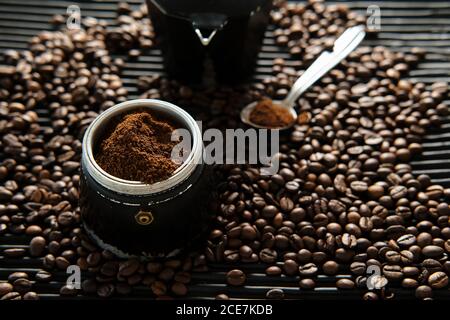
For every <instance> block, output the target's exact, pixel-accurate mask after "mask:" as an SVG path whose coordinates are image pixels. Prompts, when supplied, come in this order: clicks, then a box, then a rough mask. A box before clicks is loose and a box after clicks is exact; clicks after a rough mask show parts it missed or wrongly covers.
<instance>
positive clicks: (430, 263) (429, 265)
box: [421, 259, 442, 272]
mask: <svg viewBox="0 0 450 320" xmlns="http://www.w3.org/2000/svg"><path fill="white" fill-rule="evenodd" d="M421 265H422V267H424V268H425V269H427V270H428V271H429V272H437V271H441V270H442V264H441V263H440V262H439V261H437V260H435V259H425V260H423V261H422V264H421Z"/></svg>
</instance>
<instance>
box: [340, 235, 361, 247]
mask: <svg viewBox="0 0 450 320" xmlns="http://www.w3.org/2000/svg"><path fill="white" fill-rule="evenodd" d="M341 241H342V245H343V246H344V247H346V248H349V249H351V248H354V247H356V245H357V239H356V237H355V236H354V235H353V234H348V233H344V234H343V235H342V238H341Z"/></svg>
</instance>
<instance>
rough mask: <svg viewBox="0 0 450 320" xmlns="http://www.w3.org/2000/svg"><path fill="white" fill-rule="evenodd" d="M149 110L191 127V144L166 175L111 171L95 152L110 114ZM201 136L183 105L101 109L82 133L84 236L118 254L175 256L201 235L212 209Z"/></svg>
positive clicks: (134, 103)
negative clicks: (146, 178) (151, 179)
mask: <svg viewBox="0 0 450 320" xmlns="http://www.w3.org/2000/svg"><path fill="white" fill-rule="evenodd" d="M142 110H149V111H152V112H155V113H159V114H161V115H163V116H164V117H167V118H170V119H171V120H172V121H173V122H174V123H178V124H179V125H180V128H185V129H187V130H188V131H189V132H190V136H191V138H192V149H191V152H190V154H189V156H188V158H187V159H186V160H185V161H184V162H183V164H182V165H181V166H180V167H178V169H177V170H176V171H175V172H174V173H173V175H172V176H171V177H169V178H168V179H166V180H163V181H160V182H156V183H153V184H144V183H142V182H139V181H128V180H123V179H120V178H118V177H115V176H112V175H110V174H108V173H107V172H106V171H104V170H103V169H102V168H101V167H100V166H99V165H98V164H97V163H96V161H95V157H94V154H95V152H96V149H97V147H98V145H99V144H100V142H101V140H102V137H103V136H104V133H105V130H106V129H107V128H108V125H109V124H110V123H111V122H114V121H115V120H114V119H118V118H120V117H123V115H125V114H128V113H130V112H135V111H142ZM202 156H203V141H202V137H201V132H200V129H199V127H198V125H197V123H196V122H195V121H194V119H193V118H192V117H191V116H190V115H189V114H188V113H187V112H186V111H184V110H183V109H181V108H179V107H177V106H175V105H173V104H171V103H168V102H165V101H161V100H153V99H138V100H131V101H126V102H123V103H120V104H118V105H116V106H114V107H112V108H110V109H108V110H106V111H104V112H103V113H102V114H100V115H99V116H98V117H97V118H96V119H95V120H94V121H93V122H92V123H91V125H90V126H89V127H88V129H87V130H86V133H85V135H84V139H83V150H82V160H81V179H80V183H81V186H80V189H81V193H80V208H81V216H82V219H83V225H84V228H85V230H86V232H87V233H88V234H89V236H90V237H91V238H92V239H93V240H94V241H95V242H96V243H97V244H98V245H99V246H100V247H102V248H104V249H107V250H109V251H111V252H113V253H115V254H116V255H118V256H120V257H129V256H144V257H158V256H164V257H167V256H174V255H177V254H178V253H180V252H181V251H183V249H186V248H192V247H195V246H197V245H199V244H201V242H202V241H203V240H204V237H205V236H206V233H207V230H208V226H209V222H210V219H211V212H210V211H209V210H208V204H209V201H208V199H209V198H210V197H211V195H212V194H213V193H212V186H213V182H212V180H211V179H212V176H213V175H212V171H211V166H207V165H206V164H205V163H203V161H202Z"/></svg>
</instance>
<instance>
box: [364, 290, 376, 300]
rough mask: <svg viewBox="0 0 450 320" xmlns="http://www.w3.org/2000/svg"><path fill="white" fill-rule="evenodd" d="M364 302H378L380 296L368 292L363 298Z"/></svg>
mask: <svg viewBox="0 0 450 320" xmlns="http://www.w3.org/2000/svg"><path fill="white" fill-rule="evenodd" d="M363 299H364V300H378V295H377V294H376V293H375V292H366V293H365V294H364V296H363Z"/></svg>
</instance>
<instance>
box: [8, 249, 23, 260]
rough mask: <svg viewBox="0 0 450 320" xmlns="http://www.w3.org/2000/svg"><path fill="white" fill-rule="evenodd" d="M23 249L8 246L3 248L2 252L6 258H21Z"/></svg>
mask: <svg viewBox="0 0 450 320" xmlns="http://www.w3.org/2000/svg"><path fill="white" fill-rule="evenodd" d="M25 252H26V251H25V249H23V248H10V249H5V250H3V253H4V254H5V256H7V257H8V258H21V257H23V256H24V255H25Z"/></svg>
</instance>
